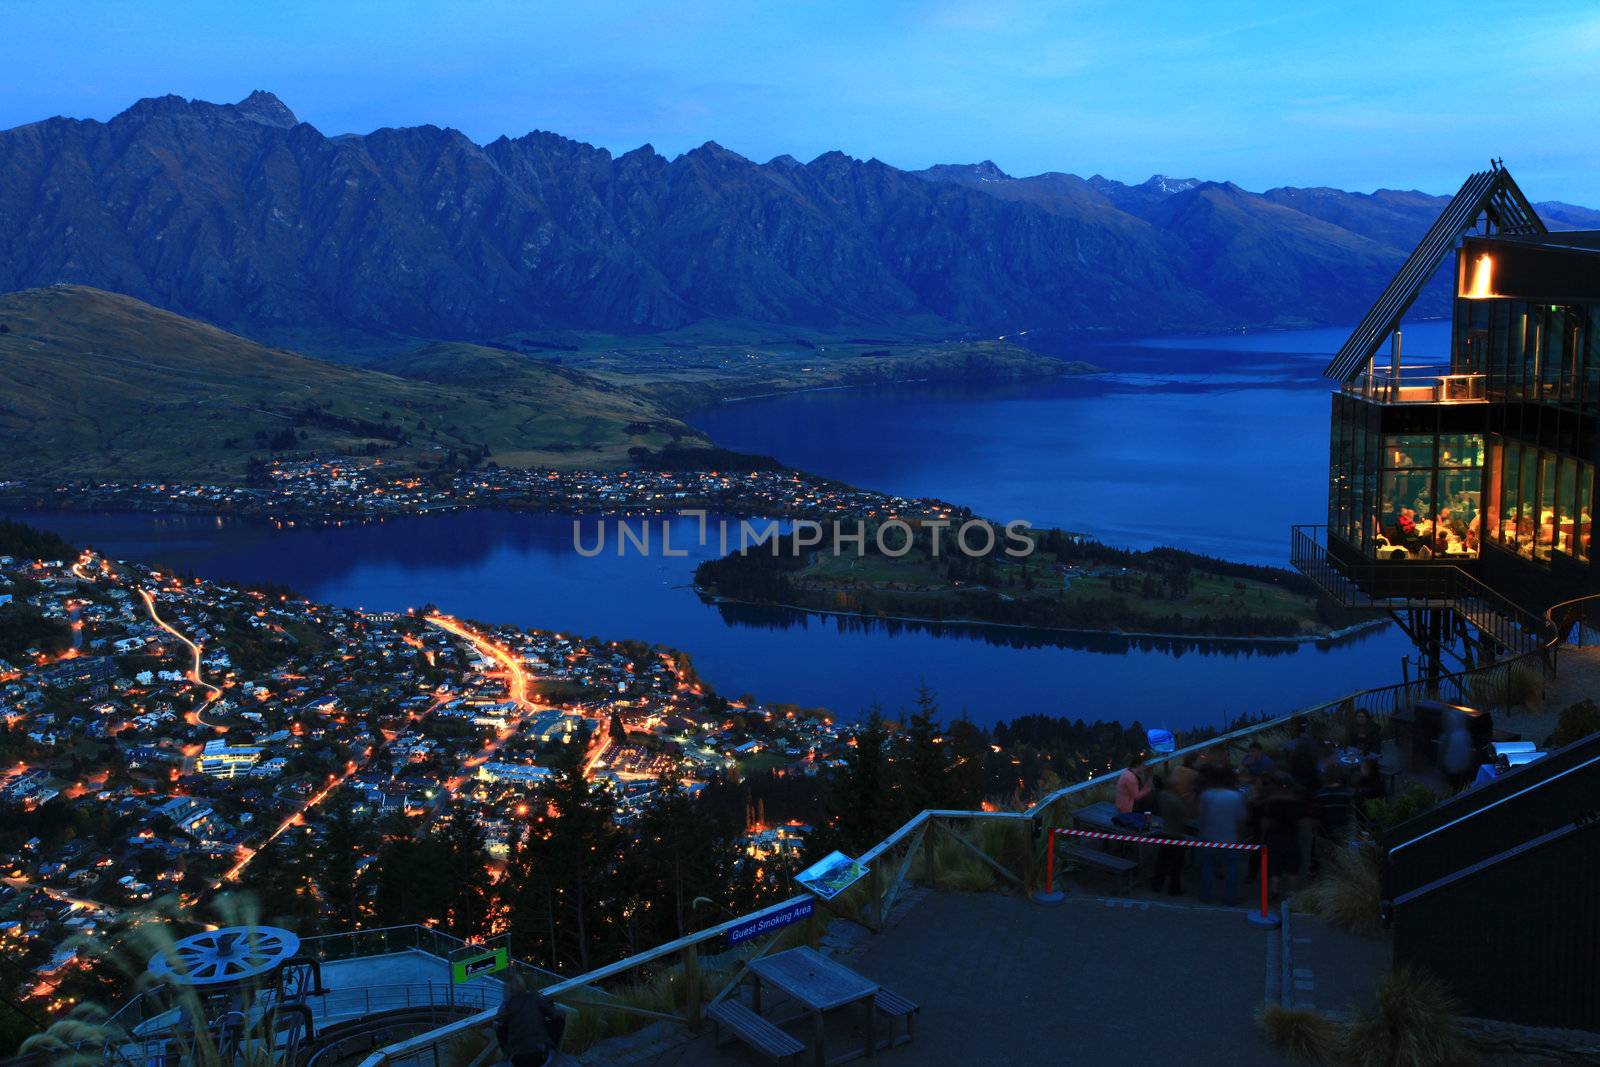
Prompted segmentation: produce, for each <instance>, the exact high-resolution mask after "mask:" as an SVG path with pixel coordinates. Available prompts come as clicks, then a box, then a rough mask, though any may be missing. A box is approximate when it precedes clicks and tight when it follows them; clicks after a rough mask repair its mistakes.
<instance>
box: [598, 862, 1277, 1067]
mask: <svg viewBox="0 0 1600 1067" xmlns="http://www.w3.org/2000/svg"><path fill="white" fill-rule="evenodd" d="M835 925H836V928H837V924H835ZM835 958H837V959H839V960H840V962H842V963H844V964H845V965H846V966H849V967H851V968H853V969H855V970H857V971H859V972H861V973H862V974H864V975H866V976H868V977H869V978H872V979H874V980H875V981H877V982H880V983H881V984H883V985H885V986H887V987H889V988H890V989H893V990H895V991H896V992H898V993H901V994H903V995H905V996H907V997H909V998H910V999H912V1000H914V1001H916V1002H917V1003H918V1004H920V1005H921V1007H922V1013H921V1015H920V1016H919V1017H918V1019H917V1021H916V1029H915V1035H916V1036H915V1039H914V1040H913V1041H912V1042H910V1043H909V1044H905V1045H901V1046H899V1047H897V1048H895V1049H892V1050H890V1051H888V1052H880V1053H878V1054H877V1055H876V1056H874V1057H873V1059H872V1060H870V1061H862V1062H872V1063H877V1064H881V1065H883V1067H900V1065H911V1064H916V1065H918V1067H946V1065H948V1067H974V1065H976V1064H994V1063H1008V1062H1009V1063H1012V1064H1017V1065H1021V1064H1024V1063H1039V1062H1046V1063H1060V1062H1073V1063H1112V1062H1117V1061H1120V1060H1125V1059H1128V1058H1129V1057H1135V1058H1137V1059H1138V1060H1139V1061H1140V1062H1143V1063H1169V1064H1191V1063H1192V1064H1201V1063H1218V1064H1230V1065H1238V1067H1254V1065H1273V1067H1277V1065H1280V1064H1285V1063H1286V1062H1287V1061H1286V1060H1285V1059H1283V1058H1282V1057H1281V1056H1279V1055H1278V1054H1277V1053H1276V1052H1275V1051H1273V1050H1272V1049H1271V1048H1270V1047H1268V1046H1267V1045H1266V1043H1265V1041H1264V1040H1263V1039H1262V1038H1261V1036H1260V1034H1259V1032H1258V1031H1257V1030H1256V1029H1255V1026H1254V1023H1253V1021H1252V1015H1253V1013H1254V1012H1255V1010H1256V1009H1257V1008H1258V1007H1260V1005H1261V1004H1262V1002H1263V1000H1264V999H1265V998H1266V997H1268V996H1270V997H1271V998H1272V999H1273V1000H1274V1001H1276V999H1277V998H1278V996H1279V989H1280V985H1279V981H1280V976H1279V971H1278V969H1279V960H1280V958H1281V944H1280V941H1279V937H1278V934H1277V932H1276V931H1267V930H1261V929H1258V928H1257V927H1255V926H1252V925H1251V924H1250V923H1249V922H1248V921H1247V920H1246V918H1245V913H1244V912H1243V911H1240V910H1238V909H1229V908H1217V907H1205V906H1201V905H1197V904H1183V903H1176V904H1169V903H1165V902H1151V901H1137V900H1121V899H1114V898H1103V897H1091V896H1080V895H1073V896H1069V897H1068V898H1067V901H1066V903H1064V904H1062V905H1060V906H1058V907H1041V906H1040V905H1037V904H1034V903H1032V902H1031V901H1029V900H1027V899H1025V898H1023V897H1021V896H1017V895H1014V894H1007V893H946V892H928V893H922V894H913V898H912V901H911V906H910V907H909V908H908V909H907V910H905V911H904V912H902V913H901V915H900V916H899V918H898V919H897V920H896V921H894V922H893V923H892V925H891V926H890V928H888V929H887V930H886V931H885V932H884V933H882V934H880V935H877V936H872V935H865V934H864V935H863V936H861V937H860V938H857V939H855V940H854V943H853V944H852V945H851V946H849V947H846V948H844V949H843V950H842V951H840V952H838V953H836V954H835ZM849 1021H850V1020H848V1019H847V1018H845V1017H842V1016H841V1017H837V1018H832V1017H830V1019H829V1021H828V1023H829V1031H828V1032H829V1046H830V1053H832V1052H834V1051H836V1050H842V1049H843V1048H844V1047H845V1046H846V1044H847V1043H849V1042H853V1043H854V1044H856V1045H858V1046H859V1044H860V1039H859V1036H855V1035H854V1034H852V1032H850V1031H849V1030H848V1026H847V1025H846V1024H847V1023H848V1022H849ZM793 1032H794V1033H795V1034H796V1036H798V1037H800V1038H801V1040H806V1038H807V1032H806V1030H805V1029H804V1028H803V1027H796V1028H794V1031H793ZM857 1033H858V1032H857ZM835 1035H838V1036H837V1038H836V1037H835ZM836 1041H837V1043H835V1042H836ZM580 1060H581V1062H582V1063H584V1064H593V1065H599V1064H607V1065H610V1064H618V1065H622V1064H630V1065H632V1064H637V1065H648V1067H688V1065H696V1067H698V1065H701V1064H705V1065H707V1067H724V1065H726V1067H748V1065H752V1064H757V1063H761V1062H764V1061H763V1060H761V1059H760V1058H759V1057H758V1056H756V1055H755V1054H754V1053H753V1052H751V1051H749V1050H747V1049H746V1048H745V1047H744V1046H743V1045H741V1044H739V1043H738V1042H736V1041H734V1042H730V1043H729V1044H727V1045H725V1046H723V1047H722V1048H720V1049H719V1048H715V1047H714V1046H713V1043H712V1039H711V1031H710V1027H709V1025H708V1026H707V1028H706V1030H705V1032H704V1033H702V1034H700V1035H699V1036H694V1037H691V1036H688V1035H687V1034H685V1033H682V1032H678V1031H676V1030H673V1029H660V1028H651V1030H650V1031H647V1032H642V1033H641V1034H639V1035H634V1036H633V1037H630V1038H621V1039H617V1040H615V1041H611V1042H607V1043H605V1044H602V1045H599V1046H596V1047H595V1048H594V1049H591V1050H590V1051H589V1052H588V1053H586V1054H585V1055H583V1056H582V1057H580ZM802 1061H803V1062H805V1063H808V1064H809V1062H810V1059H809V1055H807V1056H803V1057H802Z"/></svg>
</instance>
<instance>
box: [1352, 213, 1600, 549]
mask: <svg viewBox="0 0 1600 1067" xmlns="http://www.w3.org/2000/svg"><path fill="white" fill-rule="evenodd" d="M1487 247H1493V246H1490V245H1476V246H1475V242H1472V241H1469V242H1468V243H1467V246H1466V247H1465V248H1464V249H1463V252H1462V254H1461V268H1460V270H1459V289H1458V296H1459V299H1458V300H1456V302H1455V322H1454V344H1453V352H1452V358H1451V360H1450V366H1449V368H1448V373H1447V374H1446V373H1443V371H1444V370H1445V369H1444V368H1441V374H1440V375H1439V380H1440V381H1441V382H1444V381H1448V382H1449V383H1451V391H1449V392H1447V391H1444V390H1443V389H1442V387H1441V388H1434V389H1421V390H1412V391H1402V390H1400V389H1392V390H1389V391H1387V392H1384V391H1381V390H1377V391H1375V390H1374V389H1373V388H1372V386H1371V384H1370V379H1371V377H1372V373H1371V372H1369V374H1368V376H1367V380H1366V381H1364V382H1362V383H1359V384H1358V385H1357V386H1355V387H1353V388H1350V387H1347V388H1346V390H1345V391H1344V392H1342V393H1340V394H1336V395H1335V396H1334V408H1333V419H1332V430H1331V434H1330V460H1331V462H1330V464H1329V487H1328V523H1329V533H1330V534H1331V535H1332V536H1333V537H1334V538H1337V539H1338V540H1340V541H1342V542H1343V543H1344V545H1345V547H1346V549H1347V550H1354V551H1355V552H1356V553H1358V554H1359V555H1361V556H1364V557H1366V558H1368V559H1374V560H1405V561H1417V560H1438V561H1443V562H1458V561H1465V560H1473V559H1477V558H1478V557H1479V556H1480V554H1481V553H1482V551H1483V547H1484V545H1486V544H1488V545H1494V546H1496V547H1498V548H1501V549H1504V550H1505V551H1507V552H1509V553H1512V554H1514V555H1516V556H1520V557H1522V558H1523V559H1527V560H1532V561H1535V562H1543V563H1549V562H1551V561H1552V560H1553V559H1555V558H1565V559H1568V560H1572V561H1578V562H1590V561H1591V560H1592V558H1593V557H1592V555H1591V553H1592V551H1593V546H1592V532H1593V498H1594V494H1595V467H1594V463H1593V462H1592V461H1593V459H1594V458H1595V457H1596V456H1597V454H1600V453H1597V450H1596V444H1597V442H1596V440H1595V437H1596V430H1595V426H1596V422H1597V415H1600V304H1595V303H1592V302H1590V301H1575V302H1572V303H1540V302H1535V301H1530V300H1524V299H1515V298H1512V297H1508V296H1503V295H1500V289H1499V288H1498V287H1497V285H1496V279H1495V277H1494V273H1495V268H1496V266H1497V260H1499V259H1500V254H1499V253H1498V252H1496V253H1495V255H1493V256H1491V255H1490V254H1488V253H1486V252H1483V251H1482V250H1481V249H1483V248H1487ZM1462 383H1476V384H1474V385H1473V387H1472V388H1470V389H1468V388H1464V387H1463V385H1462ZM1452 396H1454V397H1459V398H1460V399H1451V397H1452Z"/></svg>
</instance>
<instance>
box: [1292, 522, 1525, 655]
mask: <svg viewBox="0 0 1600 1067" xmlns="http://www.w3.org/2000/svg"><path fill="white" fill-rule="evenodd" d="M1327 530H1328V528H1327V526H1326V525H1313V524H1302V525H1297V526H1294V527H1292V528H1291V530H1290V535H1289V562H1290V563H1291V564H1292V565H1293V566H1294V568H1295V569H1296V570H1298V571H1299V572H1300V573H1301V574H1304V575H1305V576H1306V577H1307V578H1310V579H1311V580H1312V581H1313V582H1315V583H1316V584H1317V586H1318V588H1320V589H1321V590H1322V591H1323V593H1324V594H1326V595H1327V596H1328V598H1329V599H1330V600H1332V601H1333V602H1334V603H1336V604H1339V605H1340V606H1342V607H1346V608H1362V607H1367V608H1408V607H1440V608H1444V607H1447V608H1450V609H1452V610H1453V611H1455V612H1456V613H1457V614H1458V615H1460V616H1461V617H1462V618H1463V619H1465V620H1466V621H1468V622H1471V623H1472V624H1473V626H1475V627H1477V629H1478V630H1479V632H1480V633H1482V634H1484V635H1486V636H1488V637H1490V638H1492V639H1493V640H1494V641H1495V643H1496V644H1498V645H1499V646H1500V647H1501V648H1502V649H1505V650H1507V651H1510V652H1515V653H1518V654H1520V653H1523V652H1530V651H1533V650H1534V649H1536V648H1539V647H1540V646H1541V645H1543V644H1544V643H1545V640H1546V628H1547V625H1548V622H1547V620H1546V619H1545V618H1543V617H1541V616H1539V615H1536V614H1535V613H1533V612H1531V611H1529V610H1527V609H1526V608H1524V607H1522V606H1521V605H1519V604H1517V603H1516V602H1515V601H1513V600H1511V599H1510V598H1508V597H1506V596H1504V595H1502V594H1500V593H1498V592H1496V591H1495V590H1493V589H1491V588H1490V587H1489V586H1487V585H1485V584H1484V583H1483V582H1481V581H1479V580H1478V579H1477V578H1476V577H1474V576H1473V575H1471V574H1468V573H1467V572H1466V571H1465V570H1463V569H1461V568H1460V567H1458V566H1456V565H1455V564H1454V563H1449V562H1446V561H1445V560H1443V559H1440V560H1438V561H1399V560H1395V561H1384V560H1366V559H1363V560H1362V561H1361V562H1354V561H1350V560H1343V559H1338V558H1336V557H1335V556H1334V555H1333V554H1332V553H1331V552H1330V551H1329V549H1328V544H1327Z"/></svg>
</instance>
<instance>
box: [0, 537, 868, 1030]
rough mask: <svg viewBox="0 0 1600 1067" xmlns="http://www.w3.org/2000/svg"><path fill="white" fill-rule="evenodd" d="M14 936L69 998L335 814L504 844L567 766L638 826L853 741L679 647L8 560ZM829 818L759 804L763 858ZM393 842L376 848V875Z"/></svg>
mask: <svg viewBox="0 0 1600 1067" xmlns="http://www.w3.org/2000/svg"><path fill="white" fill-rule="evenodd" d="M0 612H3V613H5V614H4V621H5V622H6V623H7V625H6V627H5V628H4V629H5V633H6V634H7V643H6V645H5V646H4V647H3V648H0V714H3V724H4V730H3V733H0V854H4V855H5V856H7V857H8V859H9V866H8V868H7V869H6V870H4V871H3V872H0V878H3V881H0V946H3V947H4V956H5V958H6V960H7V967H6V969H5V971H4V972H3V974H0V978H3V980H4V981H5V983H6V984H7V985H8V986H10V987H11V988H10V989H8V990H7V993H8V994H10V993H14V994H15V995H16V997H18V998H20V999H21V1000H23V1001H25V1002H27V1003H29V1004H30V1005H32V1006H34V1007H35V1008H37V1009H40V1010H41V1011H42V1012H45V1013H54V1012H57V1011H61V1010H65V1009H66V1008H67V1007H68V1006H69V1005H70V1002H71V999H72V998H71V997H70V996H68V995H67V994H66V992H65V990H66V989H69V988H70V983H69V982H67V979H69V978H70V977H71V976H72V975H73V974H74V973H75V971H76V970H77V969H79V968H83V967H87V966H89V961H88V958H87V955H86V954H85V953H84V949H83V947H82V946H83V944H84V943H85V942H84V938H85V937H88V938H90V939H92V938H93V936H94V935H95V934H96V932H97V931H99V930H102V929H105V928H107V927H108V926H111V925H114V924H115V923H116V922H117V920H118V918H119V916H122V915H124V914H126V913H129V912H130V911H137V910H138V909H141V908H143V907H146V906H148V905H149V904H150V903H151V902H153V901H158V900H160V899H162V898H169V899H171V900H173V901H174V902H176V903H177V904H178V905H180V906H182V907H185V908H193V907H197V906H199V905H201V904H203V903H205V902H206V901H207V900H209V899H210V898H211V897H213V896H214V895H215V894H217V893H219V892H226V891H228V890H229V889H231V888H234V887H237V886H239V885H241V884H248V883H249V882H250V876H251V874H252V872H251V870H250V868H251V865H252V862H253V860H255V858H256V857H257V856H259V855H261V854H262V853H263V852H264V851H265V850H266V849H267V848H268V847H269V846H271V845H272V844H273V843H274V842H277V841H278V840H279V839H280V838H282V837H284V836H285V835H288V834H290V833H294V834H296V835H301V836H303V837H307V838H313V839H314V838H316V837H318V836H319V835H321V834H323V833H325V832H326V822H327V820H328V819H329V818H330V817H331V813H333V812H337V813H338V817H339V818H350V817H355V818H358V819H366V820H370V821H372V822H374V823H380V822H381V824H382V825H383V826H384V827H385V828H386V830H385V832H386V833H388V834H390V835H391V836H392V835H393V833H395V832H396V831H395V829H394V828H395V827H397V826H398V827H402V829H401V831H399V832H408V831H405V830H404V829H403V828H404V827H405V826H410V827H412V828H414V832H415V833H418V834H420V833H422V832H423V831H424V830H425V829H426V828H427V827H428V826H430V825H431V824H432V823H433V822H434V821H435V820H437V819H440V818H441V817H444V816H446V813H448V818H449V819H452V820H458V819H461V818H467V819H470V820H471V822H472V823H474V824H475V826H476V829H477V831H478V832H481V834H482V838H483V840H484V842H485V843H486V845H487V849H488V853H489V855H490V856H491V857H495V858H496V859H503V858H504V857H505V856H506V854H507V850H508V848H509V847H510V846H511V843H512V839H513V823H514V822H515V821H516V820H514V819H513V816H514V815H526V814H527V810H528V805H529V804H530V803H532V802H534V801H535V799H536V797H535V794H536V793H537V791H538V789H539V787H540V785H541V783H545V782H548V781H549V780H550V779H551V777H552V776H554V775H555V774H557V773H558V771H557V768H560V767H566V766H572V765H574V764H576V765H577V766H581V769H582V772H583V775H584V776H585V777H586V778H587V779H588V780H589V782H590V783H591V784H592V785H594V786H595V787H597V789H598V790H599V791H600V792H601V793H602V794H603V795H604V797H606V798H607V800H606V803H607V804H608V805H609V807H610V810H611V813H612V814H611V817H612V819H613V820H614V822H615V823H616V824H617V825H619V826H624V827H625V826H626V825H627V823H628V821H629V820H630V818H632V817H633V814H634V813H635V812H636V811H637V810H638V809H639V807H640V805H641V804H643V803H645V802H646V801H647V800H648V799H649V798H650V797H651V796H652V795H653V794H654V793H655V792H656V791H657V790H658V788H659V787H660V785H661V783H662V782H663V781H664V780H668V779H670V780H671V781H672V783H673V785H674V788H679V787H681V788H682V789H684V790H686V791H688V792H689V793H691V794H692V793H694V792H696V791H698V790H700V789H703V788H704V787H705V785H706V784H707V783H708V782H714V781H721V780H728V779H733V780H737V779H738V776H739V775H740V774H741V773H743V772H744V771H746V770H748V769H752V768H759V769H761V770H762V771H763V772H766V773H772V772H776V773H779V774H794V775H806V776H809V775H815V774H817V773H818V772H819V771H820V770H821V769H823V768H825V767H827V766H829V765H830V764H837V763H838V762H839V760H840V757H841V756H842V754H843V753H844V752H845V751H846V750H847V748H848V745H849V740H850V733H849V731H848V730H847V729H845V728H841V727H836V726H835V725H834V724H833V723H832V722H831V720H829V719H828V718H826V717H824V716H822V715H820V714H806V713H803V712H800V711H798V709H785V710H777V709H772V708H764V707H760V706H746V705H744V704H742V703H732V704H730V703H729V702H728V701H726V700H724V699H722V698H721V697H718V696H717V695H716V694H714V693H711V692H709V691H708V690H707V688H706V687H705V686H704V685H703V684H702V683H701V682H700V681H699V680H698V679H697V677H696V676H695V674H694V671H693V667H692V664H690V663H689V661H688V660H687V659H686V658H685V657H684V656H682V655H681V654H679V653H676V652H674V651H673V650H670V649H666V648H661V647H652V646H647V645H643V644H639V643H616V642H607V641H603V640H600V639H596V638H586V637H578V636H574V635H570V634H560V633H551V632H544V631H523V630H518V629H515V628H513V627H505V626H501V627H493V628H490V627H486V626H481V625H478V624H473V623H468V622H463V621H460V620H456V619H453V618H450V617H447V616H444V615H440V614H437V613H435V612H433V611H432V610H431V609H426V608H422V607H420V606H419V609H418V610H417V611H416V612H414V613H408V614H371V613H361V612H356V611H346V610H341V609H335V608H330V607H326V606H323V605H319V604H314V603H310V602H307V601H304V600H299V599H295V598H292V597H290V596H288V595H285V594H279V593H269V592H266V591H262V590H252V589H242V588H234V587H230V586H226V585H220V584H216V583H212V582H205V581H195V580H181V579H179V578H176V577H174V576H172V575H170V574H166V573H163V572H161V571H157V570H152V569H150V568H148V567H142V566H138V565H135V564H126V563H117V562H113V561H109V560H106V559H102V558H100V557H98V556H96V555H94V554H92V553H88V552H85V553H82V554H80V555H77V556H75V557H73V558H66V559H57V560H37V559H23V558H16V557H13V556H9V555H0ZM805 830H806V828H805V827H803V826H797V825H790V826H784V827H776V828H774V827H770V826H765V825H761V824H760V823H759V822H757V821H755V820H748V825H747V827H746V839H745V842H744V848H745V851H746V853H747V854H748V855H749V856H751V857H754V858H755V859H756V860H761V859H765V858H767V857H770V856H774V855H778V854H781V853H788V854H797V853H798V850H799V848H800V845H801V844H802V843H803V840H804V833H805ZM374 858H375V857H374V856H373V855H365V856H362V857H359V858H358V859H357V861H356V862H357V865H358V867H359V866H364V865H366V864H370V863H371V862H372V861H373V860H374Z"/></svg>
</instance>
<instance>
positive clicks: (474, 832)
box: [428, 812, 493, 938]
mask: <svg viewBox="0 0 1600 1067" xmlns="http://www.w3.org/2000/svg"><path fill="white" fill-rule="evenodd" d="M428 844H429V845H430V846H431V850H432V851H433V852H434V853H435V854H436V856H437V861H438V863H439V866H440V868H441V873H442V875H443V878H444V893H443V902H442V910H443V915H442V916H441V918H442V919H443V920H444V927H445V929H446V930H448V931H449V932H450V933H452V934H454V935H455V936H457V937H463V938H465V937H476V936H478V935H480V934H482V933H484V932H485V930H486V929H487V927H488V919H489V909H490V903H491V894H492V891H493V886H492V884H491V882H490V880H489V850H488V848H487V847H486V846H485V844H484V840H483V828H482V827H480V826H479V825H478V822H477V820H476V819H474V818H472V816H470V815H469V814H467V813H466V812H457V813H456V814H454V815H452V816H451V817H450V820H449V822H447V823H446V824H445V826H444V828H443V829H442V830H441V831H440V832H439V833H438V834H437V835H436V836H435V837H434V838H433V839H431V840H430V841H429V842H428Z"/></svg>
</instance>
